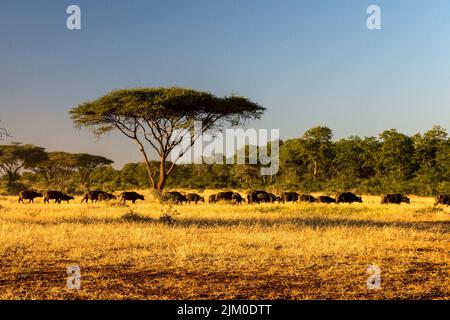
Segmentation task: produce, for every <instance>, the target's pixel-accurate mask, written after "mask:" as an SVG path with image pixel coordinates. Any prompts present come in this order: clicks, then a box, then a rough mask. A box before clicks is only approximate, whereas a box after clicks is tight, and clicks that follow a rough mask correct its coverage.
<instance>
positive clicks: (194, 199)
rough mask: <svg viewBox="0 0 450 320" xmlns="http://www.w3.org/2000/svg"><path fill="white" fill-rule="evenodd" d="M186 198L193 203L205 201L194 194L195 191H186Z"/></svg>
mask: <svg viewBox="0 0 450 320" xmlns="http://www.w3.org/2000/svg"><path fill="white" fill-rule="evenodd" d="M186 199H187V202H188V203H191V201H192V202H194V203H195V204H197V202H199V201H200V202H205V198H204V197H202V196H200V195H198V194H196V193H188V194H187V195H186Z"/></svg>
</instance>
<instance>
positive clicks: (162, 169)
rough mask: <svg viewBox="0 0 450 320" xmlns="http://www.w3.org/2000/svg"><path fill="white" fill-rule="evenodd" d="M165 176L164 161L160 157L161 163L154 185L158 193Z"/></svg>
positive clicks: (162, 186)
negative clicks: (156, 181)
mask: <svg viewBox="0 0 450 320" xmlns="http://www.w3.org/2000/svg"><path fill="white" fill-rule="evenodd" d="M166 178H167V176H166V161H165V160H164V159H161V163H160V164H159V177H158V183H157V185H156V191H158V192H159V194H162V191H163V189H164V185H165V184H166Z"/></svg>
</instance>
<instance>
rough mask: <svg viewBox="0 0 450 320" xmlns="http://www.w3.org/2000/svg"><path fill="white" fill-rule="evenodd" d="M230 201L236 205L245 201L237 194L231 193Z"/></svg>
mask: <svg viewBox="0 0 450 320" xmlns="http://www.w3.org/2000/svg"><path fill="white" fill-rule="evenodd" d="M231 200H233V201H234V202H236V203H238V204H241V203H242V202H245V199H244V198H242V196H241V195H240V194H239V193H237V192H233V195H232V196H231Z"/></svg>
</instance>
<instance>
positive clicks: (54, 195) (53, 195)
mask: <svg viewBox="0 0 450 320" xmlns="http://www.w3.org/2000/svg"><path fill="white" fill-rule="evenodd" d="M74 199H75V198H74V197H72V196H69V195H67V194H64V193H62V192H61V191H47V192H45V193H44V203H50V200H55V203H61V201H67V203H69V201H70V200H74Z"/></svg>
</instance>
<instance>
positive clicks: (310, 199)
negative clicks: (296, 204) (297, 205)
mask: <svg viewBox="0 0 450 320" xmlns="http://www.w3.org/2000/svg"><path fill="white" fill-rule="evenodd" d="M299 199H300V201H301V202H311V203H312V202H317V199H316V198H315V197H314V196H312V195H310V194H301V195H300V196H299Z"/></svg>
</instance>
